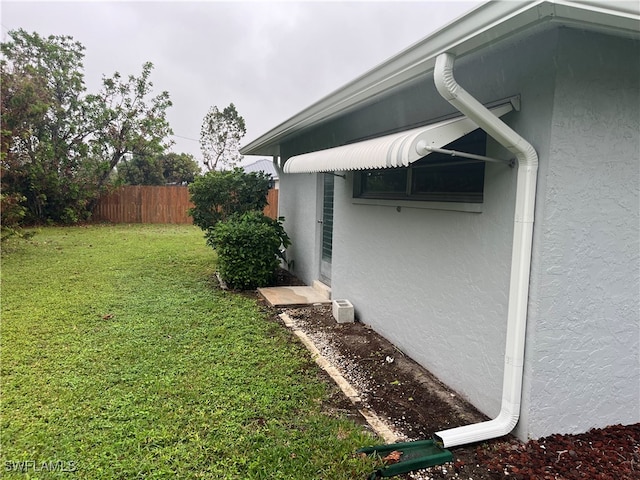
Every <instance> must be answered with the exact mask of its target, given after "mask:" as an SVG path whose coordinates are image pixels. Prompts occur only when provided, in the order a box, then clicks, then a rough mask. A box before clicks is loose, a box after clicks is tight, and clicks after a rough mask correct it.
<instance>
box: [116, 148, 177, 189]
mask: <svg viewBox="0 0 640 480" xmlns="http://www.w3.org/2000/svg"><path fill="white" fill-rule="evenodd" d="M118 183H123V184H125V185H164V184H165V183H166V182H165V180H164V176H163V175H162V164H161V163H160V162H159V161H158V157H147V156H145V155H135V154H134V155H133V156H132V157H131V158H127V157H125V158H123V159H122V160H121V161H120V162H119V163H118Z"/></svg>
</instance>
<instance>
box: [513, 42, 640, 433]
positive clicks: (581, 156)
mask: <svg viewBox="0 0 640 480" xmlns="http://www.w3.org/2000/svg"><path fill="white" fill-rule="evenodd" d="M560 38H561V41H560V43H559V50H558V54H557V65H558V70H557V80H556V85H557V86H556V90H555V102H554V111H553V118H552V134H551V143H550V151H549V159H548V165H547V168H546V169H545V170H544V172H543V175H544V177H545V178H544V189H542V190H541V189H539V190H538V193H539V199H540V205H541V208H542V210H541V211H540V214H541V215H540V214H539V217H538V221H537V223H536V233H537V236H536V244H535V247H534V255H535V261H534V263H533V269H532V285H531V298H530V312H529V330H530V335H529V337H531V338H532V341H531V342H529V344H528V346H527V358H526V362H525V365H526V371H527V379H528V381H527V383H526V384H525V391H526V396H527V404H526V407H527V409H526V413H525V420H526V421H525V422H523V423H526V425H528V431H527V432H526V433H527V435H528V436H530V437H533V438H537V437H540V436H544V435H548V434H550V433H564V432H583V431H586V430H588V429H590V428H593V427H603V426H606V425H610V424H614V423H625V424H629V423H635V422H638V421H640V353H639V351H640V350H639V342H640V295H639V292H640V284H639V278H640V257H639V253H640V245H639V239H640V221H639V211H640V204H639V197H638V191H639V188H640V134H639V130H638V127H639V125H640V111H639V108H640V98H639V93H638V91H639V86H640V77H639V75H638V72H639V69H640V67H639V63H638V58H639V51H638V46H637V44H636V46H635V49H633V48H631V44H630V43H629V42H624V41H622V40H619V39H614V38H611V37H606V36H602V35H597V36H596V35H584V34H582V33H579V32H572V31H564V32H562V35H561V37H560ZM523 433H524V432H523Z"/></svg>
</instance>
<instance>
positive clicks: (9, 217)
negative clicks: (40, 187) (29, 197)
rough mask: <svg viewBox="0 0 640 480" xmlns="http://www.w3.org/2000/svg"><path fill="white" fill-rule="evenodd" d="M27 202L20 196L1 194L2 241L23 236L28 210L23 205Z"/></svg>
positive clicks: (0, 236) (0, 230)
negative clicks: (24, 221) (23, 224)
mask: <svg viewBox="0 0 640 480" xmlns="http://www.w3.org/2000/svg"><path fill="white" fill-rule="evenodd" d="M25 200H26V198H25V197H23V196H22V195H19V194H5V193H2V194H0V225H1V226H0V239H1V240H6V239H7V238H9V237H12V236H13V235H18V236H20V235H21V234H22V228H21V227H22V221H23V219H24V216H25V214H26V212H27V209H26V208H25V207H24V206H23V205H22V203H23V202H24V201H25Z"/></svg>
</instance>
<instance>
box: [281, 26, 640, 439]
mask: <svg viewBox="0 0 640 480" xmlns="http://www.w3.org/2000/svg"><path fill="white" fill-rule="evenodd" d="M637 58H638V44H637V43H634V42H632V41H630V40H625V39H619V38H614V37H609V36H605V35H602V34H595V33H586V32H578V31H572V30H568V29H547V30H544V31H539V32H537V33H536V34H534V35H531V36H522V37H521V38H519V39H518V40H517V41H510V42H509V43H508V44H505V45H502V44H499V43H496V44H495V45H493V46H492V47H491V48H490V49H487V50H482V51H479V52H476V54H474V55H471V56H468V57H465V58H461V59H460V61H459V62H458V63H457V65H456V71H455V74H456V78H457V80H458V81H459V83H460V84H461V85H462V86H463V87H464V88H465V89H467V90H468V91H469V92H470V93H471V94H472V95H474V96H476V97H477V98H478V99H479V100H480V101H482V102H491V101H495V100H498V99H502V98H506V97H509V96H512V95H519V96H520V99H521V104H522V108H521V111H519V112H512V113H510V114H508V115H507V116H505V117H504V121H505V122H506V123H507V124H509V125H510V126H511V127H512V128H513V129H514V130H515V131H517V132H518V133H519V134H521V135H522V136H523V137H524V138H526V139H527V141H529V142H530V143H531V144H532V145H533V146H534V148H535V149H536V151H537V152H538V155H539V159H540V167H539V183H538V189H537V205H536V223H535V226H534V242H533V254H532V256H533V260H532V271H531V287H530V300H529V315H528V316H529V320H528V322H529V323H528V328H527V346H526V357H525V376H524V388H523V405H522V412H521V419H520V422H519V424H518V427H517V429H516V434H517V435H518V436H519V437H520V438H523V439H525V438H529V437H531V438H537V437H540V436H543V435H547V434H550V433H556V432H558V433H566V432H581V431H586V430H588V429H589V428H591V427H597V426H599V427H602V426H606V425H609V424H612V423H634V422H637V421H640V357H639V339H640V326H639V323H640V317H639V312H638V308H639V305H640V296H639V290H640V285H639V283H638V279H639V273H640V267H639V261H640V260H639V258H638V252H639V248H640V245H639V244H638V239H639V236H640V225H639V217H638V211H639V203H638V189H639V183H640V176H639V173H640V167H639V164H640V135H639V133H638V125H639V118H638V117H639V112H638V105H639V100H640V99H639V98H638V86H639V82H640V80H639V76H638V62H637ZM425 77H426V78H424V79H420V80H418V81H416V82H414V83H412V84H411V85H408V86H407V87H406V88H405V89H404V90H403V91H399V92H395V93H394V95H389V96H385V97H382V98H379V99H376V101H375V102H373V103H372V104H370V105H367V106H365V107H363V108H361V109H360V110H357V111H354V112H350V113H348V114H346V115H344V116H343V117H341V118H338V119H334V120H332V121H331V122H328V123H326V124H325V125H323V126H321V127H319V128H316V129H314V130H310V131H307V132H303V133H302V134H301V135H300V136H299V137H298V138H294V139H291V140H290V141H289V142H287V143H286V144H283V145H282V152H283V159H286V158H287V157H288V156H291V155H294V154H298V153H303V152H307V151H313V150H316V149H320V148H329V147H332V146H335V145H339V144H343V143H346V142H351V141H357V140H360V139H363V138H367V137H371V136H376V135H381V134H383V133H386V132H390V131H394V130H398V129H402V128H409V127H411V126H415V125H419V124H425V123H429V122H430V121H433V120H434V119H437V118H441V117H442V116H444V115H448V114H452V113H454V111H453V110H452V107H451V106H450V105H448V104H447V103H446V102H445V101H444V100H443V99H442V98H441V97H440V96H439V95H438V94H437V92H436V91H435V88H434V86H433V79H432V77H431V76H425ZM487 153H488V155H490V156H498V157H503V158H508V157H509V154H508V153H507V152H506V151H505V150H504V149H503V148H502V147H500V146H499V145H498V144H496V143H495V142H493V141H490V142H489V145H488V152H487ZM320 177H321V174H316V175H314V174H291V175H282V176H281V196H280V202H281V203H280V212H281V214H282V215H284V216H285V217H286V221H285V228H286V229H287V231H288V233H289V235H290V236H291V238H292V241H293V246H292V248H291V249H290V250H289V252H288V256H289V258H291V259H293V260H294V272H295V273H296V274H297V275H298V276H300V278H302V279H303V280H304V281H305V282H307V283H311V282H312V281H313V280H316V279H318V278H319V251H320V247H319V243H318V242H319V227H318V223H317V221H318V220H319V219H320V216H319V215H320V209H319V205H320V194H321V188H320V186H321V183H319V182H320ZM345 177H346V178H339V177H337V178H336V181H335V194H334V219H333V221H334V235H333V239H334V241H333V266H332V269H333V273H332V294H333V297H334V298H347V299H349V300H350V301H351V303H352V304H353V305H354V307H355V309H356V315H357V317H358V318H359V319H360V320H361V321H363V322H365V323H368V324H370V325H371V326H373V328H374V329H375V330H377V331H378V332H380V333H381V334H382V335H384V336H385V337H387V338H388V339H389V340H391V341H392V342H394V343H395V344H396V345H397V346H398V347H399V348H400V349H401V350H403V351H404V352H405V353H406V354H408V355H409V356H411V357H412V358H414V359H415V360H416V361H418V362H419V363H421V364H422V365H424V366H425V367H426V368H428V369H429V370H430V371H431V372H432V373H434V374H435V375H436V376H437V377H439V378H440V379H441V380H442V381H443V382H444V383H446V384H447V385H449V386H450V387H452V388H454V389H455V390H456V391H458V392H459V393H460V394H461V395H462V396H464V397H465V398H466V399H468V400H469V401H470V402H471V403H473V404H474V405H475V406H476V407H477V408H479V409H480V410H481V411H482V412H484V413H485V414H486V415H487V416H489V417H493V416H495V415H497V413H498V411H499V409H500V402H501V392H502V372H503V353H504V345H505V329H506V312H507V302H508V288H509V274H510V262H511V247H512V234H513V213H514V199H515V179H516V171H515V169H511V168H509V167H505V166H502V165H496V164H487V167H486V175H485V199H484V203H483V205H482V211H481V213H470V212H462V211H446V210H437V209H431V208H424V207H427V206H428V205H425V204H422V205H419V204H415V206H414V207H410V206H407V204H404V203H403V204H402V205H401V207H400V208H397V207H398V206H399V205H400V204H394V203H393V202H389V203H387V204H384V203H385V202H370V203H369V204H367V203H366V202H365V203H364V204H363V203H361V202H354V200H353V198H352V196H353V174H352V173H348V172H347V173H346V175H345Z"/></svg>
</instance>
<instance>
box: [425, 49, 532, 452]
mask: <svg viewBox="0 0 640 480" xmlns="http://www.w3.org/2000/svg"><path fill="white" fill-rule="evenodd" d="M454 61H455V56H453V55H452V54H450V53H443V54H441V55H438V57H437V59H436V64H435V69H434V72H433V78H434V82H435V84H436V88H437V89H438V92H439V93H440V95H442V97H443V98H444V99H445V100H447V101H448V102H449V103H450V104H451V105H453V106H454V107H455V108H456V109H458V110H459V111H460V112H461V113H463V114H464V115H466V116H467V117H469V118H470V119H472V120H473V121H474V122H476V124H478V126H479V127H480V128H482V129H483V130H484V131H486V132H487V134H489V135H490V136H491V137H493V138H494V139H495V140H496V141H498V142H499V143H500V144H501V145H503V146H504V147H505V148H507V149H508V150H509V151H511V152H512V153H514V154H515V155H516V160H517V163H518V174H517V175H518V176H517V180H516V205H515V214H514V224H513V247H512V253H511V280H510V284H509V306H508V313H507V337H506V348H505V355H504V378H503V384H502V406H501V408H500V414H499V415H498V416H497V417H496V418H494V419H493V420H489V421H486V422H481V423H476V424H472V425H465V426H463V427H457V428H452V429H449V430H443V431H441V432H437V433H436V434H435V439H436V441H437V442H438V443H440V444H441V445H442V446H443V447H454V446H456V445H464V444H467V443H473V442H479V441H482V440H488V439H490V438H496V437H501V436H503V435H506V434H507V433H509V432H511V430H513V428H514V427H515V426H516V423H518V418H519V416H520V400H521V396H522V372H523V363H524V344H525V333H526V326H527V303H528V299H529V271H530V269H531V242H532V238H533V213H534V207H535V199H536V179H537V173H538V155H537V153H536V151H535V150H534V148H533V147H532V146H531V145H530V144H529V143H528V142H527V141H526V140H524V139H523V138H522V137H521V136H520V135H518V134H517V133H516V132H515V131H513V130H512V129H511V128H510V127H509V126H507V125H506V124H505V123H504V122H503V121H502V120H500V119H499V118H498V117H496V116H495V115H493V114H492V113H491V112H490V111H489V110H488V109H487V108H485V107H484V105H482V104H481V103H480V102H479V101H478V100H476V99H475V98H474V97H472V96H471V95H470V94H469V93H468V92H466V91H465V90H464V89H463V88H462V87H460V86H459V85H458V84H457V83H456V81H455V79H454V78H453V64H454Z"/></svg>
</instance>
